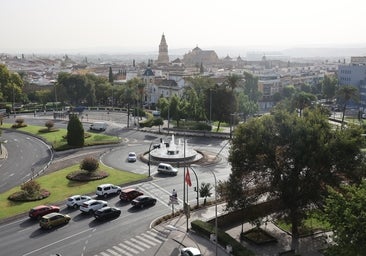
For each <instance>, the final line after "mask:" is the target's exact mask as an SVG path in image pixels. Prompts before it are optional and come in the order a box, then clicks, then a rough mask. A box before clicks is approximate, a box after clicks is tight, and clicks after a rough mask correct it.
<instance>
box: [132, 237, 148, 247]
mask: <svg viewBox="0 0 366 256" xmlns="http://www.w3.org/2000/svg"><path fill="white" fill-rule="evenodd" d="M130 240H131V241H132V242H134V243H135V244H139V245H141V246H144V247H145V248H147V249H150V248H151V247H150V245H148V244H145V243H143V242H141V241H139V240H137V239H135V238H131V239H130Z"/></svg>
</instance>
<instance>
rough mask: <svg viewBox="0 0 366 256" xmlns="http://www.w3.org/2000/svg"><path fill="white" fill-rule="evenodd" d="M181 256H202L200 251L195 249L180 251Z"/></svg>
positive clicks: (187, 248) (189, 248)
mask: <svg viewBox="0 0 366 256" xmlns="http://www.w3.org/2000/svg"><path fill="white" fill-rule="evenodd" d="M180 255H182V256H202V254H201V252H200V250H199V249H198V248H195V247H186V248H182V249H181V250H180Z"/></svg>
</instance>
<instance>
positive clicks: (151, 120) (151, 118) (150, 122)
mask: <svg viewBox="0 0 366 256" xmlns="http://www.w3.org/2000/svg"><path fill="white" fill-rule="evenodd" d="M153 124H154V116H153V115H152V114H151V113H148V112H146V120H143V121H140V122H139V125H140V127H141V128H143V127H151V126H153Z"/></svg>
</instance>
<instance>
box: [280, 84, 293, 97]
mask: <svg viewBox="0 0 366 256" xmlns="http://www.w3.org/2000/svg"><path fill="white" fill-rule="evenodd" d="M295 92H296V88H295V86H293V85H287V86H285V87H284V88H283V90H282V96H283V97H284V98H292V95H294V94H295Z"/></svg>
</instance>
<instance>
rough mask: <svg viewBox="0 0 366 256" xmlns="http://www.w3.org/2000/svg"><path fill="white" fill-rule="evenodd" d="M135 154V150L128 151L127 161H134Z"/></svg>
mask: <svg viewBox="0 0 366 256" xmlns="http://www.w3.org/2000/svg"><path fill="white" fill-rule="evenodd" d="M136 159H137V156H136V153H135V152H129V153H128V157H127V161H128V162H136Z"/></svg>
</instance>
